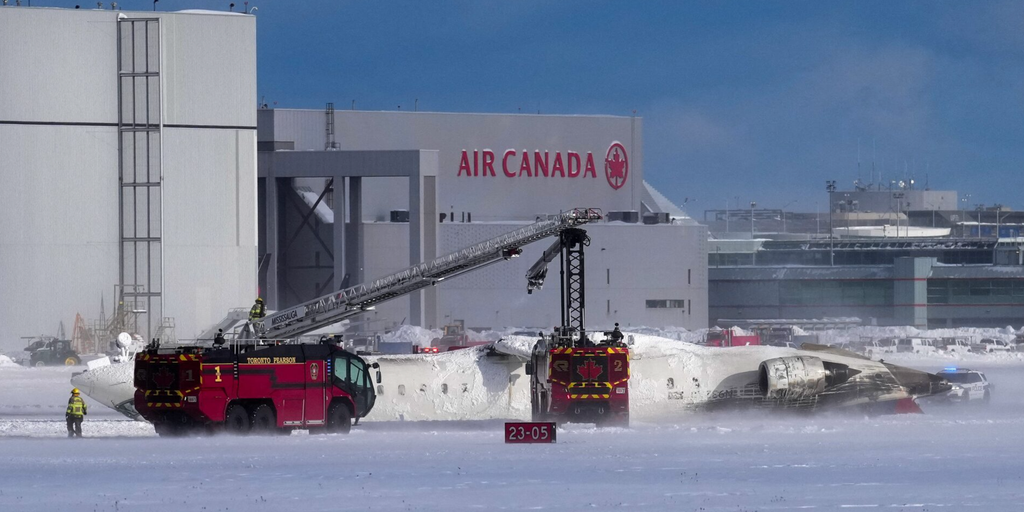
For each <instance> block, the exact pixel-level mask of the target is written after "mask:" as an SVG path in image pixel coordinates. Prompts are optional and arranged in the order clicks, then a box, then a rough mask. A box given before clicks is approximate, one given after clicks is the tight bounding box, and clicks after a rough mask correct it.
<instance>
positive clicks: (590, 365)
mask: <svg viewBox="0 0 1024 512" xmlns="http://www.w3.org/2000/svg"><path fill="white" fill-rule="evenodd" d="M576 373H579V374H580V377H583V380H597V378H598V377H600V376H601V374H602V373H604V367H602V366H601V365H599V364H594V360H593V359H587V362H586V364H581V365H579V366H577V367H576Z"/></svg>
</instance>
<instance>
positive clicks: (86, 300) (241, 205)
mask: <svg viewBox="0 0 1024 512" xmlns="http://www.w3.org/2000/svg"><path fill="white" fill-rule="evenodd" d="M119 15H124V16H127V17H128V18H129V19H139V18H147V19H154V18H155V19H156V20H158V21H157V22H156V23H155V24H153V25H151V26H152V27H158V28H157V29H156V30H155V32H156V33H155V34H152V36H151V37H152V42H153V47H152V48H153V51H152V52H151V55H150V56H151V57H152V58H153V60H154V61H155V62H152V63H151V66H152V67H151V70H156V71H158V77H154V78H152V79H151V81H150V82H149V83H150V86H151V87H152V88H151V89H150V90H151V91H152V92H153V94H152V95H151V99H152V102H151V105H150V107H151V108H150V110H149V111H150V112H151V113H153V116H154V117H153V119H152V121H151V122H152V123H153V124H156V125H158V129H155V130H152V131H150V132H147V133H148V134H149V135H148V136H149V137H151V139H150V142H151V143H152V149H153V150H152V151H151V152H150V155H151V157H152V160H151V164H152V169H153V176H155V177H156V178H155V179H156V182H157V184H158V185H155V186H152V187H151V188H152V190H153V192H152V193H151V195H150V197H151V199H152V207H151V209H149V208H147V209H146V211H147V212H148V213H149V214H151V216H153V215H155V218H154V219H152V220H151V221H150V222H151V226H152V229H151V233H150V235H156V238H159V241H158V242H155V243H154V247H156V249H154V250H153V261H154V268H155V276H156V277H155V278H154V279H153V280H152V282H153V284H152V288H151V291H153V292H158V293H159V294H160V295H161V297H159V299H158V300H156V301H155V302H154V311H151V312H150V313H151V314H152V315H153V316H154V317H156V316H160V317H173V318H174V319H175V322H176V325H177V329H176V330H177V334H178V336H179V337H182V338H188V337H190V336H193V335H194V334H196V333H198V332H199V331H200V330H202V329H203V328H205V327H206V326H207V325H208V324H209V323H211V322H213V321H215V320H218V319H220V318H221V317H223V314H224V313H225V312H226V310H227V309H229V308H231V307H237V306H244V305H247V304H249V303H250V302H251V301H252V297H253V296H254V294H255V293H256V272H255V268H256V228H255V225H256V221H255V219H256V164H255V152H256V147H255V146H256V136H255V134H256V131H255V124H256V119H255V117H256V115H255V112H254V111H253V108H252V106H253V105H255V103H256V90H255V87H256V86H255V82H256V56H255V40H256V38H255V34H256V32H255V31H256V24H255V19H254V18H253V17H251V16H243V15H238V14H235V15H228V14H216V13H205V12H204V13H187V12H185V13H164V12H160V13H153V12H127V11H101V10H71V9H50V8H27V7H23V8H6V9H0V70H2V72H0V90H3V91H4V94H2V95H0V219H3V222H0V283H2V289H3V293H0V316H2V318H0V346H3V347H6V348H8V349H10V348H16V347H19V346H21V342H20V341H19V340H18V337H20V336H31V335H37V334H40V333H46V334H55V333H56V328H57V325H58V322H60V321H63V322H64V325H65V327H66V328H67V331H68V335H70V334H71V332H70V331H71V326H72V322H73V321H74V319H75V315H76V313H81V314H82V315H83V317H85V318H87V319H96V318H98V317H99V313H100V302H101V296H102V297H103V300H104V305H105V313H106V314H108V315H109V314H110V313H112V311H113V309H114V304H115V302H116V298H115V297H113V292H114V285H115V284H117V283H118V281H119V278H120V277H119V275H120V271H119V268H120V263H119V259H120V252H121V238H120V233H121V228H122V226H121V224H122V222H121V216H120V213H119V194H120V192H121V191H120V190H119V185H118V183H119V181H118V180H119V170H118V159H119V128H118V122H119V111H118V103H119V102H118V38H119V30H118V16H119ZM139 26H140V27H141V26H142V24H141V23H140V25H139ZM127 80H131V79H127ZM124 106H125V109H126V110H127V109H131V103H130V102H126V103H124ZM140 108H143V107H142V106H141V105H140ZM140 119H141V117H140ZM144 137H145V136H144ZM140 155H141V153H140ZM140 158H141V156H140ZM130 160H131V159H130V157H126V162H128V161H130ZM126 165H127V164H126ZM140 181H141V179H140ZM140 208H141V207H140ZM139 211H140V216H142V213H141V212H142V210H141V209H140V210H139ZM154 323H159V319H156V318H154ZM143 334H151V333H145V332H143Z"/></svg>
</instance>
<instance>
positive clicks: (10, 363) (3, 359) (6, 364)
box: [0, 354, 24, 368]
mask: <svg viewBox="0 0 1024 512" xmlns="http://www.w3.org/2000/svg"><path fill="white" fill-rule="evenodd" d="M0 368H24V367H23V366H21V365H20V364H18V363H15V362H14V360H13V359H11V358H9V357H7V356H5V355H3V354H0Z"/></svg>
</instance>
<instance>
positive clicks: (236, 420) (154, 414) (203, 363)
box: [135, 343, 380, 435]
mask: <svg viewBox="0 0 1024 512" xmlns="http://www.w3.org/2000/svg"><path fill="white" fill-rule="evenodd" d="M371 368H378V365H377V364H376V363H374V364H373V365H367V363H366V362H365V361H364V360H363V359H362V358H361V357H359V356H357V355H355V354H351V353H349V352H346V351H344V350H342V349H341V348H340V347H338V346H337V345H334V344H328V343H320V344H311V343H309V344H281V345H265V346H260V345H231V346H227V347H222V348H211V347H198V346H192V347H189V346H177V347H174V348H169V349H161V348H159V347H151V348H149V349H147V350H145V351H144V352H141V353H139V354H138V355H137V356H136V357H135V389H136V391H135V408H136V409H137V410H138V411H139V414H141V415H142V417H143V418H145V419H146V420H148V421H149V422H151V423H153V425H154V426H155V427H156V431H157V433H158V434H160V435H180V434H187V433H190V432H195V431H202V430H207V431H210V430H212V431H216V430H227V431H229V432H232V433H236V434H246V433H249V432H250V431H255V432H260V433H271V432H282V433H287V432H289V431H291V430H292V429H310V430H311V431H315V432H319V431H326V432H340V433H345V432H348V431H349V429H350V428H351V426H352V420H353V418H355V419H356V421H358V419H359V418H361V417H364V416H366V415H367V414H368V413H369V412H370V410H371V409H373V404H374V400H375V399H376V394H375V392H374V385H373V380H372V379H371V377H370V369H371ZM376 380H377V382H380V370H379V369H378V370H377V372H376Z"/></svg>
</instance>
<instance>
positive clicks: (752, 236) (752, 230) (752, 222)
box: [750, 201, 757, 240]
mask: <svg viewBox="0 0 1024 512" xmlns="http://www.w3.org/2000/svg"><path fill="white" fill-rule="evenodd" d="M755 206H757V203H755V202H754V201H751V202H750V239H751V240H753V239H754V207H755Z"/></svg>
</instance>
